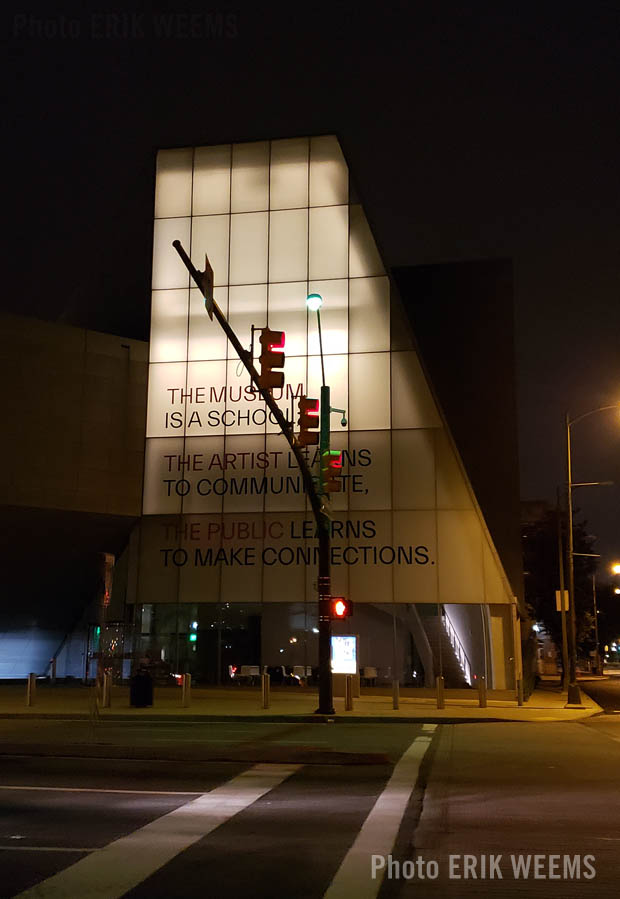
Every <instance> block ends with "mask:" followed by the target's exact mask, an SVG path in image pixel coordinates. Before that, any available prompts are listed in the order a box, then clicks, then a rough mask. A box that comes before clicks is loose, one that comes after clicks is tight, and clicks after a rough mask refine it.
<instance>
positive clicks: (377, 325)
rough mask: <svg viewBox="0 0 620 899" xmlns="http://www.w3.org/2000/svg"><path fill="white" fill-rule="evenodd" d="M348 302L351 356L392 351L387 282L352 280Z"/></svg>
mask: <svg viewBox="0 0 620 899" xmlns="http://www.w3.org/2000/svg"><path fill="white" fill-rule="evenodd" d="M350 283H351V286H350V300H349V352H351V353H368V352H372V351H373V350H389V348H390V284H389V281H388V279H387V278H385V277H383V278H353V279H352V280H351V282H350Z"/></svg>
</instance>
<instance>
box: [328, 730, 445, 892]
mask: <svg viewBox="0 0 620 899" xmlns="http://www.w3.org/2000/svg"><path fill="white" fill-rule="evenodd" d="M431 727H432V728H433V730H435V728H436V727H437V725H436V724H431V725H429V729H430V728H431ZM429 733H430V730H429ZM431 742H432V737H431V736H430V735H429V736H424V737H416V738H415V740H414V741H413V743H412V744H411V745H410V746H409V748H408V749H406V750H405V752H404V753H403V755H402V756H401V758H400V759H399V761H398V762H397V764H396V766H395V767H394V770H393V771H392V776H391V777H390V779H389V780H388V782H387V784H386V785H385V787H384V789H383V792H382V793H381V795H380V796H379V798H378V799H377V801H376V802H375V804H374V806H373V807H372V809H371V810H370V812H369V814H368V817H367V818H366V820H365V821H364V823H363V825H362V829H361V830H360V832H359V833H358V835H357V837H356V839H355V842H354V843H353V845H352V846H351V848H350V849H349V851H348V852H347V854H346V855H345V857H344V859H343V861H342V863H341V865H340V867H339V869H338V871H337V872H336V876H335V877H334V879H333V880H332V882H331V884H330V886H329V888H328V890H327V892H326V893H325V895H324V899H351V896H355V899H376V896H377V894H378V893H379V889H380V887H381V883H382V880H383V870H380V871H378V872H377V877H376V879H375V880H373V879H372V874H371V857H372V856H373V855H382V856H384V857H385V856H387V855H389V854H390V852H391V851H392V849H393V848H394V843H395V842H396V837H397V836H398V831H399V830H400V825H401V821H402V819H403V815H404V814H405V809H406V808H407V805H408V803H409V799H410V797H411V794H412V793H413V790H414V787H415V785H416V782H417V779H418V774H419V771H420V765H421V764H422V760H423V758H424V756H425V754H426V751H427V749H428V747H429V746H430V744H431Z"/></svg>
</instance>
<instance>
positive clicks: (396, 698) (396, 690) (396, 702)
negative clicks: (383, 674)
mask: <svg viewBox="0 0 620 899" xmlns="http://www.w3.org/2000/svg"><path fill="white" fill-rule="evenodd" d="M392 708H393V709H399V708H400V682H399V681H397V680H393V681H392Z"/></svg>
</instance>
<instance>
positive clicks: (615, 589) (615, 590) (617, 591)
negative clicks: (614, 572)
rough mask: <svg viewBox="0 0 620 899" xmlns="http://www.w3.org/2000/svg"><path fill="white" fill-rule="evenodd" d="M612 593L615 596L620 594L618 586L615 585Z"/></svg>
mask: <svg viewBox="0 0 620 899" xmlns="http://www.w3.org/2000/svg"><path fill="white" fill-rule="evenodd" d="M614 593H615V594H616V596H620V587H615V588H614Z"/></svg>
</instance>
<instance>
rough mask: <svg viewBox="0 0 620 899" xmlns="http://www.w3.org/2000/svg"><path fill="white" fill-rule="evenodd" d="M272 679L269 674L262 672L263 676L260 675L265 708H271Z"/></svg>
mask: <svg viewBox="0 0 620 899" xmlns="http://www.w3.org/2000/svg"><path fill="white" fill-rule="evenodd" d="M270 679H271V678H270V676H269V675H268V674H261V676H260V685H261V694H262V700H263V703H262V704H263V708H264V709H268V708H269V700H270V696H269V681H270Z"/></svg>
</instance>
